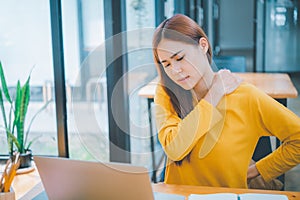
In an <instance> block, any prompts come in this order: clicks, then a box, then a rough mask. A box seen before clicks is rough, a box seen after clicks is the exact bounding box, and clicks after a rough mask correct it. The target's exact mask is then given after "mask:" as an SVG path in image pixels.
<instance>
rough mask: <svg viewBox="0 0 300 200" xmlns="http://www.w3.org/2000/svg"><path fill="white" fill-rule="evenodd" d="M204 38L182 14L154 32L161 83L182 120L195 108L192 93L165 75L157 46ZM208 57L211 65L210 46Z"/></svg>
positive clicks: (196, 40) (199, 30) (194, 24)
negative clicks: (164, 41)
mask: <svg viewBox="0 0 300 200" xmlns="http://www.w3.org/2000/svg"><path fill="white" fill-rule="evenodd" d="M202 37H204V38H206V39H207V41H208V38H207V36H206V34H205V33H204V31H203V30H202V28H201V27H200V26H199V25H198V24H197V23H196V22H195V21H193V20H192V19H191V18H189V17H187V16H185V15H182V14H176V15H174V16H173V17H171V18H169V19H166V20H164V21H163V22H162V23H161V24H160V25H159V26H158V27H157V28H156V30H155V32H154V36H153V41H152V46H153V55H154V61H155V62H156V66H157V71H158V74H159V76H160V81H161V84H162V87H163V89H164V90H165V92H166V93H167V95H168V96H169V97H170V100H171V104H172V106H173V108H174V110H175V111H176V113H177V115H178V116H179V117H180V118H181V119H183V118H184V117H185V116H187V115H188V114H189V113H190V112H191V111H192V110H193V108H194V106H193V98H192V93H191V91H188V90H185V89H183V88H182V87H180V86H179V85H177V84H176V83H174V82H173V81H172V80H171V79H170V78H169V77H168V75H167V74H166V73H165V71H164V68H163V65H162V64H161V63H160V61H159V58H158V54H157V46H158V44H159V43H160V41H161V40H162V39H169V40H173V41H180V42H185V43H188V44H193V45H198V44H199V39H200V38H202ZM207 57H208V60H209V62H210V63H211V58H212V50H211V46H210V45H209V48H208V51H207ZM189 157H190V154H188V155H187V156H186V157H185V158H186V159H188V160H189ZM185 158H183V159H185ZM183 159H182V160H180V161H176V162H175V163H176V164H177V165H181V164H182V161H183Z"/></svg>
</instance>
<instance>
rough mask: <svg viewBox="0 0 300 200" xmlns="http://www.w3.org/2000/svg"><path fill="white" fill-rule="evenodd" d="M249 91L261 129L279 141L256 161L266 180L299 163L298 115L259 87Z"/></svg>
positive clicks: (299, 122) (299, 120)
mask: <svg viewBox="0 0 300 200" xmlns="http://www.w3.org/2000/svg"><path fill="white" fill-rule="evenodd" d="M253 95H255V101H256V103H254V104H253V105H254V106H257V108H256V109H257V110H258V118H257V121H258V123H259V124H260V125H261V126H262V128H263V129H262V130H264V131H262V132H264V133H265V134H264V135H270V136H276V137H277V138H278V139H280V141H281V142H282V145H280V147H279V148H277V149H276V150H275V151H274V152H272V153H271V154H269V155H268V156H266V157H265V158H263V159H261V160H259V161H258V162H257V163H256V167H257V169H258V171H259V173H260V174H261V176H262V177H263V178H264V180H265V181H270V180H271V179H273V178H276V177H278V176H279V175H281V174H282V173H285V172H286V171H288V170H289V169H291V168H292V167H294V166H296V165H297V164H299V163H300V118H299V117H298V116H297V115H296V114H294V113H293V112H292V111H290V110H289V109H288V108H286V107H285V106H283V105H282V104H280V103H279V102H277V101H276V100H274V99H273V98H271V97H270V96H268V95H266V94H265V93H263V92H261V91H257V92H256V93H255V94H253ZM253 109H254V108H253Z"/></svg>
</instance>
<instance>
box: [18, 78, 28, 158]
mask: <svg viewBox="0 0 300 200" xmlns="http://www.w3.org/2000/svg"><path fill="white" fill-rule="evenodd" d="M29 81H30V76H29V77H28V79H27V81H26V83H25V85H24V86H23V87H22V94H21V102H20V105H19V106H20V111H19V112H20V119H19V121H18V124H17V139H18V142H19V144H20V147H21V149H19V151H20V152H23V151H24V125H25V117H26V113H27V108H28V104H29V100H30V86H29Z"/></svg>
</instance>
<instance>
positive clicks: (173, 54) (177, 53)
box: [160, 49, 183, 63]
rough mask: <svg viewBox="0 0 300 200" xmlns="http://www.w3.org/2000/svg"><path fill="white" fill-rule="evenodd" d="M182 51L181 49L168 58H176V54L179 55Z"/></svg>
mask: <svg viewBox="0 0 300 200" xmlns="http://www.w3.org/2000/svg"><path fill="white" fill-rule="evenodd" d="M182 51H183V49H182V50H180V51H177V52H176V53H174V54H173V55H172V56H171V57H170V58H171V59H172V58H174V57H175V56H177V54H179V53H180V52H182ZM160 62H161V63H163V62H167V61H166V60H162V61H160Z"/></svg>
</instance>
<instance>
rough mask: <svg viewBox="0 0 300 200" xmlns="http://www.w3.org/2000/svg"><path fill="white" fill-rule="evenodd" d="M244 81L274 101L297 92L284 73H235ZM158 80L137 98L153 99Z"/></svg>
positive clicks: (149, 84)
mask: <svg viewBox="0 0 300 200" xmlns="http://www.w3.org/2000/svg"><path fill="white" fill-rule="evenodd" d="M235 74H237V75H238V76H240V77H241V78H242V79H243V80H244V81H246V82H248V83H251V84H253V85H255V86H256V87H257V88H259V89H261V90H262V91H264V92H265V93H266V94H268V95H270V96H271V97H273V98H275V99H286V98H296V97H297V96H298V92H297V90H296V88H295V86H294V85H293V83H292V81H291V79H290V77H289V75H288V74H284V73H235ZM158 81H159V80H158V78H155V79H154V80H152V81H151V82H150V83H148V84H147V85H146V86H145V87H143V88H141V89H140V91H139V93H138V94H139V96H141V97H144V98H148V99H153V98H154V94H155V90H156V86H157V83H158Z"/></svg>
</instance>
